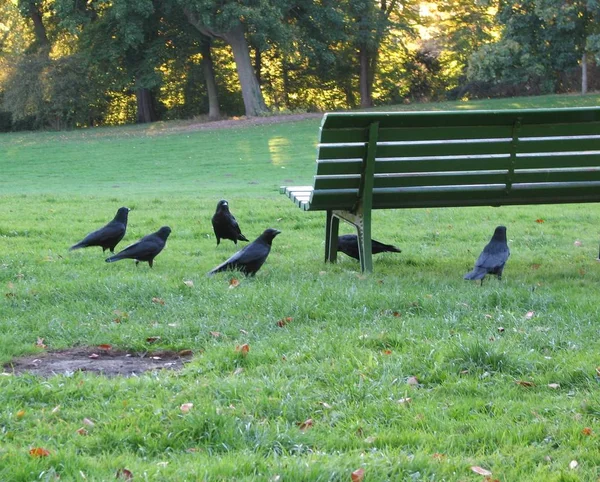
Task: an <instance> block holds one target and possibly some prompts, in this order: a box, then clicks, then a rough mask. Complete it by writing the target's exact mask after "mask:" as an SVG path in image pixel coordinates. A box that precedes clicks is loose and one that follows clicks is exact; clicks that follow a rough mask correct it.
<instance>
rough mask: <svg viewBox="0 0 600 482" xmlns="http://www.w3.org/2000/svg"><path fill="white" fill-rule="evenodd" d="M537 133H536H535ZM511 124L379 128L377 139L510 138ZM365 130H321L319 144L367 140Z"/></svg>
mask: <svg viewBox="0 0 600 482" xmlns="http://www.w3.org/2000/svg"><path fill="white" fill-rule="evenodd" d="M535 135H537V134H535ZM511 136H512V126H500V127H499V126H478V125H474V126H471V127H469V128H468V129H465V127H464V126H462V125H459V126H453V125H447V126H443V127H431V126H429V127H402V128H398V127H393V128H380V129H379V141H380V142H389V141H428V140H443V139H486V138H487V139H494V138H510V137H511ZM368 139H369V138H368V133H367V130H366V129H365V128H363V127H349V128H341V129H327V130H323V131H322V132H321V138H320V139H319V142H320V143H321V144H336V143H344V142H367V141H368Z"/></svg>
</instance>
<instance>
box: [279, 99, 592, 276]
mask: <svg viewBox="0 0 600 482" xmlns="http://www.w3.org/2000/svg"><path fill="white" fill-rule="evenodd" d="M280 191H281V193H283V194H286V195H287V196H288V197H289V198H290V199H292V201H293V202H294V203H295V204H296V205H297V206H298V207H300V208H301V209H303V210H305V211H326V212H327V221H326V231H325V232H326V234H325V261H330V262H335V261H336V257H337V241H338V232H339V220H340V219H343V220H345V221H347V222H349V223H351V224H353V225H354V226H355V227H356V229H357V233H358V245H359V254H360V265H361V269H362V271H369V272H371V271H372V270H373V261H372V255H371V212H372V210H373V209H401V208H437V207H461V206H504V205H524V204H561V203H586V202H600V107H590V108H586V107H582V108H567V109H515V110H499V111H486V110H479V111H440V112H369V113H364V112H356V113H328V114H325V115H324V117H323V120H322V122H321V128H320V138H319V143H318V155H317V172H316V174H315V176H314V181H313V185H312V186H283V187H281V189H280Z"/></svg>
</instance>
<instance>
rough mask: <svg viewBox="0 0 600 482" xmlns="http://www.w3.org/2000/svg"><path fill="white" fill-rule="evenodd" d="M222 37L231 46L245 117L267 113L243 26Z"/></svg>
mask: <svg viewBox="0 0 600 482" xmlns="http://www.w3.org/2000/svg"><path fill="white" fill-rule="evenodd" d="M222 37H223V39H224V40H225V41H226V42H227V43H228V44H229V45H231V50H232V51H233V59H234V60H235V66H236V69H237V73H238V77H239V79H240V85H241V87H242V97H243V98H244V107H245V109H246V115H247V116H248V117H254V116H258V115H260V114H265V113H267V112H269V109H267V106H266V104H265V100H264V98H263V95H262V92H261V90H260V84H259V83H258V79H257V78H256V75H255V73H254V69H253V67H252V61H251V59H250V51H249V49H248V42H247V41H246V36H245V35H244V26H243V25H242V24H241V23H239V24H238V25H237V26H236V27H235V28H234V29H233V30H231V31H230V32H227V33H226V34H223V35H222Z"/></svg>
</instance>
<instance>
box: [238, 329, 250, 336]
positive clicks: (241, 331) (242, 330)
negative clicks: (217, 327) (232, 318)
mask: <svg viewBox="0 0 600 482" xmlns="http://www.w3.org/2000/svg"><path fill="white" fill-rule="evenodd" d="M240 333H241V334H242V335H247V334H248V332H247V331H246V330H244V329H243V328H240Z"/></svg>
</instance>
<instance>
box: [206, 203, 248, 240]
mask: <svg viewBox="0 0 600 482" xmlns="http://www.w3.org/2000/svg"><path fill="white" fill-rule="evenodd" d="M212 225H213V229H214V231H215V236H216V237H217V246H219V243H220V242H221V238H222V239H231V240H232V241H233V242H234V243H235V244H236V245H237V242H238V241H248V238H246V236H244V235H243V234H242V231H241V230H240V227H239V225H238V223H237V221H236V219H235V217H234V216H233V214H231V212H230V211H229V203H228V202H227V201H225V199H221V200H220V201H219V202H218V204H217V211H216V212H215V214H214V215H213V217H212Z"/></svg>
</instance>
